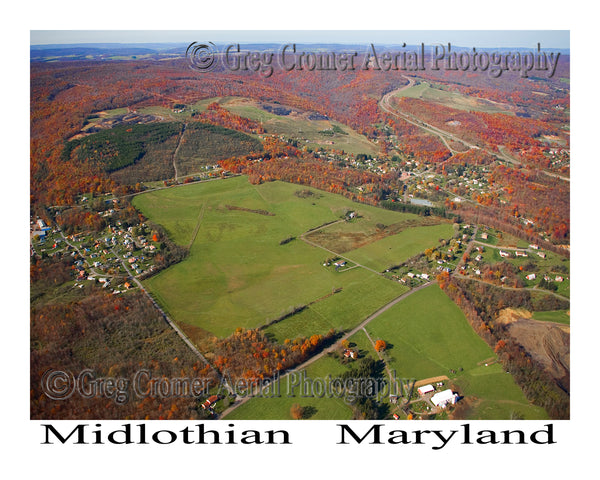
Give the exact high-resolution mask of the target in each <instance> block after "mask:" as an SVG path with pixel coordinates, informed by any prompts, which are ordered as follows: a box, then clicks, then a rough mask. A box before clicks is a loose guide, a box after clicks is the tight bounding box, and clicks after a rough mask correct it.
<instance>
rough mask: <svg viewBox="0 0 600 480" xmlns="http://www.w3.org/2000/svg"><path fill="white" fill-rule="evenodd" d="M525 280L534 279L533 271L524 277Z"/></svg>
mask: <svg viewBox="0 0 600 480" xmlns="http://www.w3.org/2000/svg"><path fill="white" fill-rule="evenodd" d="M525 278H526V279H527V280H535V273H530V274H529V275H527V276H526V277H525Z"/></svg>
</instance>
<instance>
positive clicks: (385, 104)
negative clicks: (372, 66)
mask: <svg viewBox="0 0 600 480" xmlns="http://www.w3.org/2000/svg"><path fill="white" fill-rule="evenodd" d="M403 77H404V78H406V79H407V80H408V81H409V84H408V85H405V86H404V87H402V88H400V89H398V90H394V91H392V92H389V93H387V94H385V95H384V96H383V97H382V98H381V100H380V101H379V105H380V107H381V108H382V110H384V111H385V112H387V113H389V114H390V115H393V116H395V117H398V118H401V119H402V120H405V121H406V122H408V123H410V124H412V125H415V126H417V127H419V128H421V129H423V130H425V131H427V132H429V133H432V134H434V135H437V136H438V137H439V138H440V140H441V141H442V142H443V143H444V145H445V146H446V148H447V149H448V150H450V152H451V153H452V154H455V153H461V152H459V151H457V150H454V149H452V148H451V147H450V145H449V144H448V142H447V140H452V141H455V142H459V143H462V144H463V145H465V146H466V147H468V148H469V149H471V148H476V149H480V150H482V151H484V152H486V153H488V154H489V155H492V156H494V157H496V158H498V159H500V160H504V161H506V162H509V163H512V164H514V165H522V162H520V161H519V160H517V159H516V158H514V157H513V156H512V155H509V154H507V153H506V152H505V151H504V147H503V146H502V145H499V146H498V150H499V151H498V152H492V151H490V150H488V149H487V148H481V147H479V146H477V145H473V144H470V143H468V142H466V141H465V140H463V139H462V138H459V137H457V136H456V135H454V134H452V133H449V132H446V131H445V130H442V129H441V128H438V127H436V126H434V125H431V124H429V123H427V122H424V121H423V120H421V119H418V118H415V117H413V116H411V115H408V114H406V113H404V112H402V111H400V110H396V109H395V108H393V107H392V105H391V102H390V99H391V98H392V97H393V96H395V95H397V94H398V93H399V92H401V91H402V90H405V89H406V88H409V87H412V86H413V85H414V83H415V82H414V80H413V79H411V78H410V77H406V76H404V75H403ZM462 153H464V152H462ZM537 171H539V172H541V173H543V174H545V175H548V176H549V177H554V178H558V179H560V180H563V181H565V182H570V181H571V180H570V178H569V177H565V176H562V175H559V174H557V173H552V172H547V171H546V170H542V169H537Z"/></svg>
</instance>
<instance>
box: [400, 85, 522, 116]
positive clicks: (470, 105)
mask: <svg viewBox="0 0 600 480" xmlns="http://www.w3.org/2000/svg"><path fill="white" fill-rule="evenodd" d="M397 96H398V97H408V98H419V99H421V100H425V101H430V102H435V103H441V104H442V105H445V106H447V107H450V108H456V109H458V110H466V111H472V112H487V113H508V114H512V112H510V110H507V109H506V108H504V107H503V106H502V105H501V104H499V103H494V102H491V101H489V100H485V99H482V98H475V97H469V96H468V95H463V94H461V93H458V92H452V91H449V90H445V89H442V88H441V87H440V86H438V85H435V86H432V84H430V83H428V82H420V83H418V84H416V85H413V86H412V87H410V88H407V89H405V90H402V91H401V92H398V94H397Z"/></svg>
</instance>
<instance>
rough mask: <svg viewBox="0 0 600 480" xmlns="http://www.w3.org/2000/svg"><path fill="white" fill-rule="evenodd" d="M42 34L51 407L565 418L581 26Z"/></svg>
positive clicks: (101, 413)
mask: <svg viewBox="0 0 600 480" xmlns="http://www.w3.org/2000/svg"><path fill="white" fill-rule="evenodd" d="M29 53H30V58H29V82H30V83H29V93H30V132H29V133H30V138H29V148H30V165H29V173H30V175H29V199H30V203H29V215H30V217H29V242H30V243H29V267H30V275H29V281H30V284H29V298H28V300H29V305H30V312H29V317H30V322H29V347H30V350H29V355H28V356H29V375H30V379H29V400H30V403H29V415H30V418H31V420H44V421H53V420H77V421H86V422H88V423H89V422H90V421H91V422H92V423H93V421H94V420H97V421H102V420H107V421H108V420H120V421H129V420H131V421H133V420H136V421H138V420H139V421H143V420H193V421H195V422H196V423H197V422H204V421H206V422H207V423H206V425H208V422H209V421H212V420H217V421H223V422H224V424H225V425H229V424H231V425H232V424H233V423H231V422H237V421H243V420H251V421H259V420H273V421H275V420H276V421H284V420H290V421H291V420H306V421H307V422H306V423H310V422H313V421H317V420H335V421H352V420H366V421H370V420H371V421H372V420H377V421H380V423H381V422H383V421H388V420H389V421H390V422H391V423H393V421H394V420H400V421H411V420H413V421H418V420H430V421H433V423H432V422H430V423H429V424H427V425H432V426H431V427H428V428H435V427H433V425H436V426H438V427H441V426H442V425H443V424H444V422H445V421H452V420H459V421H463V422H467V421H479V420H483V421H486V420H506V421H510V420H533V421H542V423H543V422H546V424H547V423H548V422H552V421H559V420H569V419H570V418H571V409H570V405H571V401H570V397H571V373H570V345H571V341H570V320H571V318H570V312H571V305H570V297H571V288H570V285H571V265H570V253H571V250H570V245H571V218H570V212H571V189H570V185H571V184H570V181H571V175H570V174H571V156H570V152H571V139H570V133H571V131H570V124H571V110H570V107H571V100H570V82H571V63H570V58H571V57H570V31H568V30H532V31H529V30H514V31H510V32H508V31H503V30H497V31H496V30H486V31H483V30H481V31H480V30H473V31H470V30H464V31H463V30H455V31H434V30H423V31H400V30H398V31H391V30H380V31H360V32H358V31H350V30H339V31H324V30H323V31H322V30H272V31H261V30H256V31H241V30H236V31H233V30H207V31H190V32H187V31H168V30H162V31H133V30H132V31H125V30H113V31H92V30H89V31H83V30H82V31H78V30H73V31H64V30H60V31H59V30H56V31H53V30H31V31H30V45H29ZM590 266H591V258H590ZM438 421H441V422H438ZM218 423H219V422H214V424H218ZM298 423H302V422H298ZM314 423H318V422H314ZM523 423H525V422H523ZM164 424H165V425H167V424H168V422H164ZM365 424H366V422H365ZM210 425H212V423H211V424H210ZM394 425H396V424H394ZM398 425H405V426H406V425H411V426H412V425H416V423H415V424H413V423H401V422H398ZM405 428H406V427H405ZM415 428H416V427H415Z"/></svg>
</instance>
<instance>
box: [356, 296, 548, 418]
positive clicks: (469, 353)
mask: <svg viewBox="0 0 600 480" xmlns="http://www.w3.org/2000/svg"><path fill="white" fill-rule="evenodd" d="M366 329H367V331H368V332H369V335H370V336H371V337H372V338H373V339H374V340H375V339H383V340H385V341H386V343H387V344H388V350H387V351H386V355H387V357H388V364H389V367H390V368H391V369H392V370H395V372H396V375H397V377H398V378H412V379H416V380H423V379H427V378H431V377H437V376H440V375H447V376H448V377H449V378H450V381H451V382H453V383H454V384H455V385H457V386H458V387H459V389H460V392H459V393H460V395H463V396H465V397H470V400H471V401H472V403H473V407H472V410H471V412H470V414H469V418H473V419H507V418H509V417H510V415H511V412H513V411H514V412H518V413H520V414H521V415H523V416H524V417H525V418H528V419H540V418H547V417H546V413H545V412H544V410H543V409H541V408H538V407H534V406H532V405H530V404H529V402H528V401H527V400H526V398H525V397H524V395H523V393H522V391H521V390H520V388H519V387H518V386H517V385H516V384H515V382H514V380H513V378H512V376H510V375H509V374H506V373H504V371H503V369H502V368H501V366H500V365H499V364H490V365H488V366H485V363H486V362H489V359H491V358H495V354H494V352H493V351H492V349H491V348H490V347H489V346H488V345H487V344H485V342H484V341H483V340H482V339H481V338H479V336H478V335H477V334H476V333H475V332H474V331H473V329H472V328H471V326H470V325H469V324H468V322H467V321H466V319H465V317H464V315H463V313H462V312H461V311H460V309H459V308H458V307H457V306H456V305H455V304H454V303H453V302H452V301H451V300H450V299H449V298H448V297H447V296H446V295H445V294H444V293H443V292H442V291H441V290H440V289H439V287H437V286H435V285H434V286H431V287H428V288H425V289H424V290H421V291H419V292H416V293H415V294H413V295H411V296H409V297H408V298H406V300H404V301H402V302H401V303H399V304H397V305H395V306H394V307H393V308H391V309H390V310H388V311H387V312H385V313H383V314H382V315H380V316H379V317H377V318H376V319H375V320H373V321H372V322H371V323H369V324H368V325H367V327H366ZM356 337H357V338H354V337H353V338H351V339H350V340H351V341H355V342H356V343H357V344H361V345H364V341H361V339H359V338H358V334H357V335H356ZM452 371H454V372H455V373H453V372H452Z"/></svg>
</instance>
